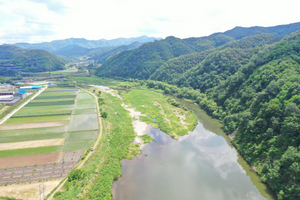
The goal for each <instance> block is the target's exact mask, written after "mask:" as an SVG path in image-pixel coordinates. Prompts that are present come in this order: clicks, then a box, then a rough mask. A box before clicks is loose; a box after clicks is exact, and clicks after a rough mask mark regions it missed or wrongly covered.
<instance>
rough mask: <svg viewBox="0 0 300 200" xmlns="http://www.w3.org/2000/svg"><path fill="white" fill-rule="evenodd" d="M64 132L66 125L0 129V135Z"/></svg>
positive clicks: (2, 136)
mask: <svg viewBox="0 0 300 200" xmlns="http://www.w3.org/2000/svg"><path fill="white" fill-rule="evenodd" d="M60 132H66V126H57V127H47V128H30V129H15V130H4V131H2V130H1V131H0V137H1V138H4V137H13V136H20V137H22V136H26V135H42V134H48V133H60Z"/></svg>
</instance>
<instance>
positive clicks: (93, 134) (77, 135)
mask: <svg viewBox="0 0 300 200" xmlns="http://www.w3.org/2000/svg"><path fill="white" fill-rule="evenodd" d="M97 134H98V133H97V131H78V132H70V133H68V135H67V138H66V141H78V140H95V139H96V138H97Z"/></svg>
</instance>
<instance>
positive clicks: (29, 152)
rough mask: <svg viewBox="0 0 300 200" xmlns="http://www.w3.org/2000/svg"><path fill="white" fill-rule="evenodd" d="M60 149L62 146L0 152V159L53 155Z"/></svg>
mask: <svg viewBox="0 0 300 200" xmlns="http://www.w3.org/2000/svg"><path fill="white" fill-rule="evenodd" d="M61 148H62V146H46V147H37V148H25V149H13V150H5V151H0V158H8V157H16V156H29V155H38V154H47V153H55V152H60V151H61Z"/></svg>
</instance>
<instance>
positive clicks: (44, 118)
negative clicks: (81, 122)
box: [0, 115, 70, 135]
mask: <svg viewBox="0 0 300 200" xmlns="http://www.w3.org/2000/svg"><path fill="white" fill-rule="evenodd" d="M65 120H70V115H53V116H39V117H20V118H10V119H9V120H7V121H6V122H5V123H4V124H21V123H33V122H34V123H36V122H51V121H65ZM0 135H1V134H0Z"/></svg>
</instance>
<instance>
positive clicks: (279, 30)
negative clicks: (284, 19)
mask: <svg viewBox="0 0 300 200" xmlns="http://www.w3.org/2000/svg"><path fill="white" fill-rule="evenodd" d="M299 29H300V22H297V23H292V24H287V25H279V26H271V27H262V26H254V27H249V28H245V27H240V26H237V27H235V28H233V29H231V30H228V31H225V32H224V33H214V34H212V35H211V36H216V35H220V34H223V35H227V36H230V37H232V38H234V39H236V40H237V39H242V38H244V37H247V36H251V35H256V34H261V33H271V34H275V35H288V34H290V33H293V32H295V31H297V30H299Z"/></svg>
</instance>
